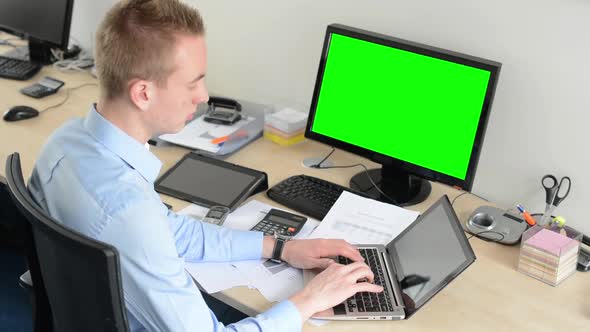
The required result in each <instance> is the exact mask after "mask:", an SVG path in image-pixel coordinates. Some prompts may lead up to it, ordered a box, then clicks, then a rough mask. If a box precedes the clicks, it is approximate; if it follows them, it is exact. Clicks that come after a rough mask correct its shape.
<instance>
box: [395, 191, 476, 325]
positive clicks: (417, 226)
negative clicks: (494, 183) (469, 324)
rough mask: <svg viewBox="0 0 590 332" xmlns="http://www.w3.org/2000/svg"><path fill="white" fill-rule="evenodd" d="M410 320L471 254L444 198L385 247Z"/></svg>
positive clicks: (452, 277)
mask: <svg viewBox="0 0 590 332" xmlns="http://www.w3.org/2000/svg"><path fill="white" fill-rule="evenodd" d="M387 250H388V251H389V253H390V254H391V258H392V260H393V263H394V265H395V267H396V273H397V279H398V281H399V284H400V289H401V291H402V297H403V300H404V303H405V305H406V317H409V316H411V315H412V314H413V313H414V312H416V311H417V310H418V309H419V308H420V307H421V306H423V305H424V304H425V303H426V302H427V301H428V300H429V299H430V298H432V297H433V296H434V295H435V294H436V293H438V292H439V291H440V290H441V289H442V288H443V287H444V286H446V285H447V284H448V283H449V282H451V280H453V279H454V278H455V277H456V276H457V275H459V273H461V272H462V271H463V270H465V268H467V266H469V265H470V264H471V263H473V261H475V254H474V253H473V250H472V249H471V245H470V244H469V242H468V241H467V238H466V237H465V233H464V232H463V228H462V227H461V225H460V223H459V219H458V218H457V215H456V214H455V211H454V210H453V208H452V207H451V204H450V203H449V200H448V198H447V196H446V195H445V196H443V197H442V198H441V199H439V200H438V201H437V202H436V203H435V204H434V205H432V206H431V207H430V208H429V209H428V210H427V211H426V212H424V214H422V215H421V216H420V217H418V219H416V221H414V222H413V223H412V224H411V225H410V226H408V228H406V229H405V230H404V232H402V233H401V234H400V235H398V236H397V237H396V238H395V239H394V240H393V241H391V242H390V243H389V244H388V245H387Z"/></svg>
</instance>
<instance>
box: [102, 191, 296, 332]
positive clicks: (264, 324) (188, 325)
mask: <svg viewBox="0 0 590 332" xmlns="http://www.w3.org/2000/svg"><path fill="white" fill-rule="evenodd" d="M109 219H110V220H108V223H107V226H106V227H105V229H104V230H103V232H102V233H101V236H100V237H99V240H101V241H104V242H107V243H110V244H112V245H114V246H115V247H116V248H117V249H118V251H119V256H120V262H121V272H122V280H123V292H124V297H125V305H126V308H127V310H128V312H129V314H131V315H132V316H133V318H134V320H136V321H137V322H138V323H139V324H141V325H142V326H143V328H145V329H146V330H148V331H300V330H301V326H302V322H301V316H300V314H299V312H298V310H297V308H296V307H295V306H294V305H293V303H291V302H289V301H284V302H281V303H279V304H277V305H275V306H274V307H273V308H271V309H270V310H268V311H266V312H264V313H262V314H260V315H258V316H256V317H251V318H247V319H244V320H242V321H240V322H237V323H234V324H231V325H228V326H224V325H223V324H222V323H220V322H219V321H218V320H217V318H216V317H215V315H214V314H213V313H212V312H211V311H210V310H209V308H208V307H207V304H206V303H205V301H204V300H203V297H202V296H201V293H200V292H199V290H198V288H197V287H196V285H195V284H194V283H193V281H192V279H191V278H190V276H189V275H188V273H187V272H186V271H185V269H184V259H183V258H182V257H180V256H179V254H178V252H177V248H176V245H175V241H174V236H173V233H172V230H171V228H170V227H169V225H168V218H167V215H166V214H165V212H164V211H163V210H162V209H160V207H158V206H154V204H153V201H151V200H150V201H139V202H137V201H134V202H129V203H128V204H126V205H125V206H124V207H123V208H122V209H120V210H119V211H118V212H117V213H115V214H114V215H112V216H109ZM185 227H188V226H185ZM198 229H200V230H198ZM203 229H204V228H199V227H196V226H194V227H188V230H192V231H194V232H195V234H197V235H198V236H199V237H200V240H199V242H200V243H201V249H200V250H198V251H197V252H198V253H200V255H201V256H204V257H208V256H207V254H206V253H203V249H202V248H203V246H204V245H216V244H218V243H217V242H216V241H217V240H214V241H206V240H205V239H203V238H204V237H205V236H208V235H209V234H210V233H209V232H212V233H215V232H214V231H212V230H211V231H203ZM223 238H224V237H219V239H223ZM228 252H232V251H231V250H229V251H228Z"/></svg>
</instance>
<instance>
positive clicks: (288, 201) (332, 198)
mask: <svg viewBox="0 0 590 332" xmlns="http://www.w3.org/2000/svg"><path fill="white" fill-rule="evenodd" d="M343 191H349V192H353V193H355V194H359V195H362V196H365V195H364V194H362V193H359V192H356V191H353V190H351V189H350V188H346V187H343V186H340V185H337V184H335V183H332V182H329V181H326V180H322V179H318V178H316V177H313V176H309V175H294V176H291V177H289V178H287V179H285V180H283V181H281V182H279V183H278V184H276V185H275V186H273V187H272V188H270V189H269V190H268V191H267V192H266V194H267V195H268V197H270V198H271V199H272V200H274V201H276V202H278V203H281V204H283V205H285V206H286V207H289V208H291V209H293V210H295V211H298V212H301V213H303V214H306V215H308V216H310V217H312V218H315V219H318V220H322V219H324V217H325V216H326V214H327V213H328V211H329V210H330V208H331V207H332V205H334V203H335V202H336V200H337V199H338V197H340V194H342V192H343Z"/></svg>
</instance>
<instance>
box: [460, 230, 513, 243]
mask: <svg viewBox="0 0 590 332" xmlns="http://www.w3.org/2000/svg"><path fill="white" fill-rule="evenodd" d="M484 233H492V234H497V235H500V236H501V238H499V239H497V240H496V239H488V238H485V237H481V236H479V234H484ZM474 236H475V237H476V238H478V239H480V240H484V241H487V242H500V241H502V240H504V234H502V233H500V232H495V231H482V232H478V233H471V236H470V237H468V238H467V240H470V239H471V238H472V237H474Z"/></svg>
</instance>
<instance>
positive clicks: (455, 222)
mask: <svg viewBox="0 0 590 332" xmlns="http://www.w3.org/2000/svg"><path fill="white" fill-rule="evenodd" d="M439 205H442V206H443V208H444V209H445V212H446V213H447V215H448V216H449V217H450V218H449V222H450V225H451V227H452V228H453V231H454V232H455V235H457V239H458V241H459V242H460V244H461V248H462V249H463V253H464V254H465V256H466V259H465V261H464V262H463V263H462V264H461V265H459V266H457V268H456V269H455V270H453V272H451V273H450V274H449V275H448V276H447V277H446V278H445V279H443V280H442V281H441V282H440V284H439V285H438V286H437V287H435V288H433V289H431V290H430V291H429V292H428V293H426V294H424V297H422V300H421V301H420V302H419V303H414V307H413V308H411V307H410V306H407V305H406V308H405V312H406V318H409V317H410V316H412V315H413V314H414V313H416V311H418V310H419V309H420V308H422V307H424V305H425V304H426V303H428V301H430V299H432V298H433V297H434V296H435V295H436V294H438V293H439V292H440V291H441V290H442V289H443V288H445V287H446V286H447V285H448V284H449V283H451V281H453V280H454V279H455V278H456V277H457V276H458V275H459V274H461V273H462V272H463V271H465V269H467V268H468V267H469V266H470V265H471V264H473V262H475V260H476V256H475V252H474V251H473V248H472V247H471V244H470V243H469V240H468V239H467V237H466V236H465V232H464V231H463V227H461V222H460V221H459V218H458V217H457V214H456V213H455V209H453V206H452V205H451V202H450V201H449V198H448V196H447V195H443V196H442V197H441V198H439V199H438V200H437V201H436V202H435V203H434V204H432V205H431V206H430V207H429V208H428V209H427V210H426V211H425V212H424V213H423V214H421V215H420V216H419V217H418V218H416V220H414V222H412V223H411V224H410V225H409V226H408V227H406V229H404V230H403V232H401V233H400V234H399V235H398V236H396V237H395V239H393V240H392V241H391V242H389V243H388V244H387V246H386V248H387V252H388V254H389V257H390V258H391V260H392V262H393V265H394V266H395V270H396V271H395V272H396V276H395V278H396V279H397V281H398V283H401V281H402V280H403V277H404V273H403V271H402V269H401V263H400V259H399V256H398V253H397V251H396V250H395V244H396V242H398V241H399V240H400V239H402V238H403V237H404V235H405V234H407V233H408V232H410V231H411V230H412V229H413V228H414V227H415V226H416V225H417V224H418V223H419V222H420V221H421V220H423V219H424V218H426V217H427V216H428V214H429V213H430V212H431V211H432V210H434V209H436V208H437V207H438V206H439ZM422 245H423V246H424V250H436V248H428V247H427V246H428V243H423V244H422ZM400 290H401V289H400Z"/></svg>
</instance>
